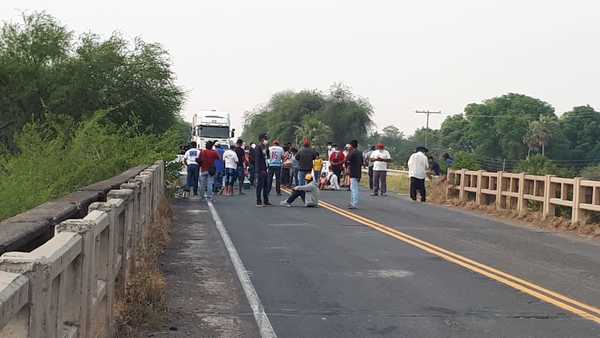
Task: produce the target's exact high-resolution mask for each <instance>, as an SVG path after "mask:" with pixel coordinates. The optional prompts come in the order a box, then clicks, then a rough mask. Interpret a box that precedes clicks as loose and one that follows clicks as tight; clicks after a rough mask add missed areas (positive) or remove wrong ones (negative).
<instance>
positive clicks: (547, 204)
mask: <svg viewBox="0 0 600 338" xmlns="http://www.w3.org/2000/svg"><path fill="white" fill-rule="evenodd" d="M555 193H556V189H555V188H554V187H553V186H552V175H546V176H545V178H544V209H543V213H542V214H543V217H544V219H546V218H547V217H548V216H554V209H555V208H554V206H553V205H552V202H551V201H550V200H551V199H552V198H553V197H554V194H555Z"/></svg>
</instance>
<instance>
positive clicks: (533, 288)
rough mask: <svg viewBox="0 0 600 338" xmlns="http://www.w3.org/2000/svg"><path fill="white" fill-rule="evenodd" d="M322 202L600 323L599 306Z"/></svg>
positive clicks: (320, 203) (357, 220)
mask: <svg viewBox="0 0 600 338" xmlns="http://www.w3.org/2000/svg"><path fill="white" fill-rule="evenodd" d="M286 191H287V190H286ZM288 192H289V191H288ZM319 205H320V206H321V207H323V208H325V209H327V210H329V211H332V212H334V213H336V214H338V215H340V216H343V217H345V218H348V219H351V220H353V221H355V222H357V223H360V224H363V225H366V226H368V227H369V228H371V229H374V230H377V231H379V232H381V233H383V234H386V235H388V236H390V237H393V238H396V239H398V240H401V241H403V242H405V243H408V244H410V245H412V246H415V247H417V248H419V249H421V250H423V251H426V252H429V253H431V254H433V255H436V256H438V257H440V258H443V259H445V260H447V261H449V262H452V263H454V264H457V265H460V266H462V267H463V268H466V269H468V270H471V271H473V272H477V273H479V274H481V275H483V276H486V277H488V278H491V279H493V280H495V281H498V282H500V283H502V284H504V285H507V286H509V287H511V288H514V289H516V290H519V291H521V292H523V293H526V294H528V295H530V296H533V297H535V298H537V299H539V300H541V301H544V302H546V303H549V304H552V305H555V306H557V307H559V308H561V309H563V310H567V311H569V312H571V313H574V314H576V315H578V316H580V317H582V318H585V319H588V320H591V321H593V322H595V323H596V324H600V309H599V308H597V307H594V306H591V305H588V304H585V303H582V302H580V301H578V300H575V299H572V298H569V297H567V296H565V295H562V294H560V293H558V292H554V291H551V290H548V289H546V288H544V287H541V286H539V285H537V284H534V283H532V282H529V281H526V280H524V279H522V278H519V277H516V276H513V275H510V274H508V273H506V272H503V271H500V270H497V269H494V268H492V267H490V266H487V265H485V264H482V263H479V262H476V261H474V260H472V259H469V258H467V257H464V256H461V255H459V254H456V253H454V252H452V251H449V250H446V249H444V248H441V247H439V246H437V245H434V244H431V243H429V242H426V241H423V240H420V239H418V238H416V237H413V236H410V235H408V234H406V233H403V232H401V231H398V230H396V229H394V228H392V227H390V226H387V225H383V224H381V223H378V222H375V221H373V220H371V219H368V218H366V217H363V216H361V215H358V214H356V213H353V212H350V211H348V210H344V209H341V208H339V207H337V206H335V205H333V204H330V203H327V202H324V201H320V202H319Z"/></svg>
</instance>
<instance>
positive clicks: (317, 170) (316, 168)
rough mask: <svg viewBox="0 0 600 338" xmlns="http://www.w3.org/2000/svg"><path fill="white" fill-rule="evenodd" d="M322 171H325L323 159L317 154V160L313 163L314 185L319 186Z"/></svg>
mask: <svg viewBox="0 0 600 338" xmlns="http://www.w3.org/2000/svg"><path fill="white" fill-rule="evenodd" d="M321 171H323V159H322V158H321V156H320V155H319V153H317V158H316V159H315V160H314V161H313V172H314V176H313V177H314V178H315V180H314V183H315V184H316V185H319V180H320V178H321Z"/></svg>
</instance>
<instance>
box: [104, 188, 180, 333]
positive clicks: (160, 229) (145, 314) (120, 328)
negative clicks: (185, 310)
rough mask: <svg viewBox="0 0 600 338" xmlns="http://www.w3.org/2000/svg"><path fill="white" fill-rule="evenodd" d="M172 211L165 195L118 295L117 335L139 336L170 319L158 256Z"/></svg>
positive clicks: (161, 250) (161, 251)
mask: <svg viewBox="0 0 600 338" xmlns="http://www.w3.org/2000/svg"><path fill="white" fill-rule="evenodd" d="M172 224H173V211H172V209H171V207H170V205H169V200H167V199H166V198H163V199H162V200H161V202H160V205H159V207H158V210H157V218H156V220H155V221H154V222H153V223H152V224H150V225H149V229H148V236H147V238H146V239H145V245H144V246H143V247H142V248H141V250H140V252H139V255H138V258H137V260H136V268H135V272H134V273H133V274H132V275H131V276H130V279H129V281H128V284H127V290H126V293H125V295H120V296H119V295H117V297H116V299H115V300H116V302H115V305H114V310H115V332H116V334H115V336H116V337H117V338H136V337H140V336H144V334H143V333H144V332H146V331H148V330H156V329H158V328H159V327H160V326H161V325H162V324H163V323H164V322H165V320H166V318H167V296H166V287H167V282H166V279H165V276H164V275H163V274H162V272H161V271H160V264H159V258H160V256H161V255H162V253H163V252H164V250H165V248H166V246H167V244H168V243H169V240H170V234H169V232H170V229H171V226H172Z"/></svg>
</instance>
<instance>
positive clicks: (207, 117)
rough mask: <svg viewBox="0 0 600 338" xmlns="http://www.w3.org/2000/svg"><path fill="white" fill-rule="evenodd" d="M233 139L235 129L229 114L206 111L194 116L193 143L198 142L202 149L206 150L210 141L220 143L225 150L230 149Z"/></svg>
mask: <svg viewBox="0 0 600 338" xmlns="http://www.w3.org/2000/svg"><path fill="white" fill-rule="evenodd" d="M233 137H235V129H231V121H230V114H229V113H227V112H218V111H216V110H205V111H200V112H198V113H196V114H194V119H193V121H192V141H196V143H197V144H198V147H199V148H200V149H204V148H205V145H206V142H208V141H218V142H219V143H220V144H221V145H222V146H223V147H224V148H228V147H229V142H230V140H231V139H232V138H233Z"/></svg>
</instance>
